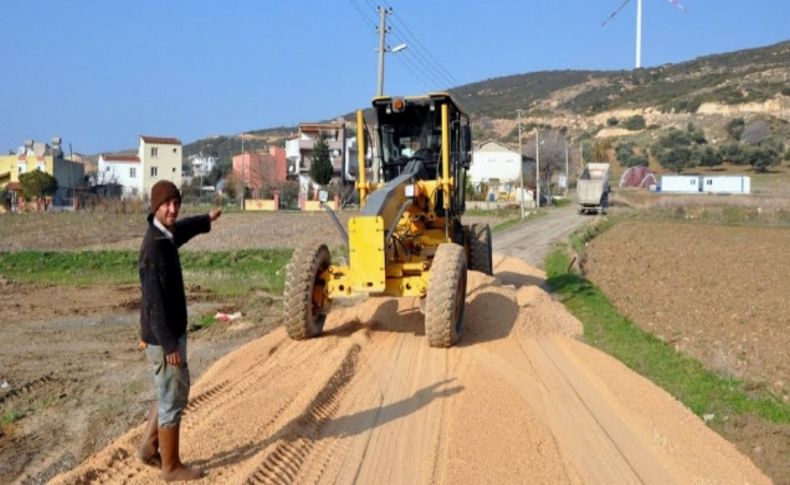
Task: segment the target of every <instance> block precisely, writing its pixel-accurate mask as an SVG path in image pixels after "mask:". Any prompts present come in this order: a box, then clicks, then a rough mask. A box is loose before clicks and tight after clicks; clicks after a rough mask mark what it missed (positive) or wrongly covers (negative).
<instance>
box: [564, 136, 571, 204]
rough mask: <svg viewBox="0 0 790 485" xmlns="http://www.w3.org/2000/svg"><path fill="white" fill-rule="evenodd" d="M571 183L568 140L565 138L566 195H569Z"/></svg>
mask: <svg viewBox="0 0 790 485" xmlns="http://www.w3.org/2000/svg"><path fill="white" fill-rule="evenodd" d="M570 185H571V184H570V182H569V180H568V140H565V197H567V196H568V189H569V188H570Z"/></svg>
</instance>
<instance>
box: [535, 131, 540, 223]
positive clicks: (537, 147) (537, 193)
mask: <svg viewBox="0 0 790 485" xmlns="http://www.w3.org/2000/svg"><path fill="white" fill-rule="evenodd" d="M535 207H538V208H539V207H540V131H539V130H538V129H537V127H536V128H535Z"/></svg>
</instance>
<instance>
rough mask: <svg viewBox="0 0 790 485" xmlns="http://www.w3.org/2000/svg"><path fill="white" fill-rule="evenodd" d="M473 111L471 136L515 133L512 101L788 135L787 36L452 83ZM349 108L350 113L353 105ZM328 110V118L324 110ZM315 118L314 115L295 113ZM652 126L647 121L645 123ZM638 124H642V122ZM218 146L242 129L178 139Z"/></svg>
mask: <svg viewBox="0 0 790 485" xmlns="http://www.w3.org/2000/svg"><path fill="white" fill-rule="evenodd" d="M451 92H452V94H453V95H455V97H456V98H457V99H458V100H459V102H460V103H461V104H462V105H463V106H464V108H465V109H466V110H467V111H468V112H469V113H470V115H471V116H472V119H473V126H474V136H475V139H476V140H478V141H482V140H485V139H488V138H493V139H499V140H502V141H506V142H513V143H515V142H516V141H517V139H516V134H517V130H516V109H517V108H521V109H524V110H525V117H524V123H525V126H526V128H527V130H530V129H531V128H532V127H535V126H538V127H541V128H561V129H563V131H566V130H567V131H568V134H569V136H570V138H571V139H579V138H586V137H590V136H597V137H621V136H632V135H633V136H638V135H639V133H638V132H629V131H628V130H623V129H620V128H611V127H610V128H607V121H609V120H611V119H612V118H615V119H619V120H622V119H625V118H627V117H629V116H632V115H635V114H638V115H640V116H643V117H644V118H645V120H646V122H647V125H648V128H649V129H650V130H652V132H651V133H650V134H649V136H646V135H643V136H642V138H643V140H642V141H644V142H647V141H649V139H655V138H656V136H658V133H660V131H661V130H662V129H667V128H670V127H684V126H686V124H687V123H688V122H693V123H695V124H697V125H699V126H701V127H702V129H703V130H704V131H705V133H706V135H708V136H709V137H711V138H712V139H714V140H715V139H716V138H719V139H723V138H725V137H726V133H725V125H726V124H727V122H728V121H729V120H731V119H733V118H735V117H744V116H745V117H747V118H752V119H754V118H755V117H760V118H761V119H764V120H765V121H766V122H768V123H769V124H770V125H771V126H772V128H773V129H774V133H775V134H779V135H784V136H790V127H788V122H790V41H785V42H781V43H778V44H775V45H771V46H767V47H760V48H756V49H747V50H741V51H735V52H729V53H724V54H716V55H710V56H705V57H700V58H697V59H694V60H691V61H687V62H682V63H678V64H665V65H662V66H657V67H647V68H643V69H637V70H628V71H574V70H565V71H544V72H533V73H527V74H516V75H511V76H504V77H498V78H493V79H487V80H484V81H480V82H475V83H471V84H466V85H463V86H459V87H456V88H453V89H451ZM345 118H346V119H347V120H349V121H350V122H352V123H353V121H352V120H353V116H352V114H346V115H345ZM328 119H329V118H328ZM301 121H306V122H309V121H319V120H301ZM650 130H648V131H650ZM643 131H644V130H643ZM294 133H295V127H277V128H268V129H260V130H253V131H248V132H245V133H244V139H245V149H249V150H255V149H260V148H262V147H264V146H266V145H267V144H272V143H276V144H282V143H283V141H284V140H285V139H286V138H288V137H289V136H293V134H294ZM201 150H202V151H204V152H206V153H214V154H216V155H218V156H219V158H220V160H221V162H222V164H223V165H224V166H226V167H227V166H229V164H230V159H231V157H232V155H233V154H235V153H239V152H240V151H241V138H240V135H229V136H225V135H221V136H214V137H209V138H203V139H199V140H196V141H194V142H191V143H188V144H186V145H184V157H185V158H186V157H188V156H190V155H193V154H196V153H199V152H200V151H201Z"/></svg>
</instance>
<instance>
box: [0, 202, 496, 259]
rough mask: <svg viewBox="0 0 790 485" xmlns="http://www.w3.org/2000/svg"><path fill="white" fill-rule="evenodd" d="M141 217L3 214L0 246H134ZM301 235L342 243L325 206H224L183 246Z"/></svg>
mask: <svg viewBox="0 0 790 485" xmlns="http://www.w3.org/2000/svg"><path fill="white" fill-rule="evenodd" d="M353 214H355V213H354V212H348V211H346V212H341V213H339V214H338V217H339V218H340V222H341V223H342V224H343V226H344V227H348V224H347V223H348V218H349V217H351V216H352V215H353ZM145 217H146V216H145V214H142V213H138V214H108V213H102V212H96V213H90V212H77V213H66V214H19V215H13V216H4V217H3V219H2V221H0V222H1V223H0V251H20V250H34V251H73V250H102V249H122V250H133V251H137V250H139V249H140V242H142V240H143V235H144V234H145V230H146V228H147V222H146V219H145ZM502 220H504V219H503V218H502V217H495V216H468V217H464V224H474V223H487V224H490V225H491V226H492V227H493V226H494V225H496V224H497V223H498V222H501V221H502ZM306 239H310V240H316V241H322V242H326V243H327V244H329V245H330V246H339V245H341V239H340V236H339V235H338V231H337V229H336V228H335V225H334V223H333V222H332V219H331V218H330V217H329V215H328V214H326V213H324V212H316V213H302V212H291V211H281V212H277V213H273V212H272V213H270V212H229V213H227V214H223V215H222V218H221V219H220V221H219V222H218V223H217V224H216V225H215V227H214V229H213V230H212V231H211V233H209V234H205V235H202V236H200V237H199V238H196V239H194V240H193V241H190V242H189V244H188V245H186V246H184V250H185V251H233V250H239V249H260V248H288V247H294V245H296V244H299V243H300V242H304V241H305V240H306Z"/></svg>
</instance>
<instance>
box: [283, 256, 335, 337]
mask: <svg viewBox="0 0 790 485" xmlns="http://www.w3.org/2000/svg"><path fill="white" fill-rule="evenodd" d="M330 264H331V257H330V255H329V249H327V247H326V245H324V244H315V245H313V246H309V247H302V248H298V249H296V250H295V251H294V254H293V256H292V257H291V262H290V263H289V264H288V268H287V269H286V276H285V293H284V294H283V322H284V324H285V329H286V330H287V331H288V335H289V336H290V337H291V338H292V339H295V340H304V339H308V338H310V337H315V336H317V335H320V334H321V332H322V331H323V329H324V321H326V314H327V313H328V312H329V306H330V300H329V298H327V296H326V295H325V294H324V287H325V286H326V282H325V281H324V280H323V279H322V278H321V274H322V273H323V272H324V271H326V269H327V268H329V265H330Z"/></svg>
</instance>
